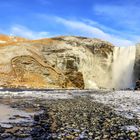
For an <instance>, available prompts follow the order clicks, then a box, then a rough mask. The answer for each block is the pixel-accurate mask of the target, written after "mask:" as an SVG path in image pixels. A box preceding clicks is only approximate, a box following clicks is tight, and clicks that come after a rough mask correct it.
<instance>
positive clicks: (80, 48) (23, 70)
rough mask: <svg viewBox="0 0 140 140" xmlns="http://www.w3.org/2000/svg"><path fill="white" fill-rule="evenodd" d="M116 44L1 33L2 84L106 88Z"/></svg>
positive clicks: (0, 74)
mask: <svg viewBox="0 0 140 140" xmlns="http://www.w3.org/2000/svg"><path fill="white" fill-rule="evenodd" d="M113 50H114V46H113V45H112V44H110V43H108V42H105V41H101V40H99V39H91V38H84V37H73V36H61V37H55V38H50V39H41V40H27V39H22V38H19V37H10V36H4V35H1V36H0V60H1V61H0V86H1V87H13V88H15V87H16V88H17V87H18V88H20V87H24V88H79V89H83V88H106V87H110V85H111V80H112V74H111V71H112V62H113Z"/></svg>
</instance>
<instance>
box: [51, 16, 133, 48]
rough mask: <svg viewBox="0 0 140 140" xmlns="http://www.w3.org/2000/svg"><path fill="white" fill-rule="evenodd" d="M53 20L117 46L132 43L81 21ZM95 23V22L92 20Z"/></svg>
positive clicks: (58, 18) (77, 31) (80, 33)
mask: <svg viewBox="0 0 140 140" xmlns="http://www.w3.org/2000/svg"><path fill="white" fill-rule="evenodd" d="M53 18H54V20H55V22H57V23H60V24H63V25H64V26H65V27H67V28H69V29H70V30H73V32H75V34H76V33H78V35H81V36H83V35H85V36H89V37H94V38H100V39H103V40H107V41H109V42H111V43H113V44H114V45H117V46H130V45H134V42H133V41H130V40H127V39H123V38H121V37H118V36H115V35H114V34H109V33H106V32H104V31H103V30H101V29H100V28H97V27H94V26H92V25H89V24H87V23H85V22H82V21H73V20H67V19H64V18H61V17H53ZM94 23H95V22H94Z"/></svg>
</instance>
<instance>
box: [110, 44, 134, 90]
mask: <svg viewBox="0 0 140 140" xmlns="http://www.w3.org/2000/svg"><path fill="white" fill-rule="evenodd" d="M135 54H136V47H134V46H132V47H115V49H114V61H113V68H112V70H113V71H112V72H113V75H112V87H113V88H116V89H126V88H132V87H133V86H134V82H133V80H134V64H135Z"/></svg>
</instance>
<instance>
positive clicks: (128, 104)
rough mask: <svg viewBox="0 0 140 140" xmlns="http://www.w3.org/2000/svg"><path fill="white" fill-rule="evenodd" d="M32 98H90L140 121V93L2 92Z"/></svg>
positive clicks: (11, 95) (2, 95) (74, 91)
mask: <svg viewBox="0 0 140 140" xmlns="http://www.w3.org/2000/svg"><path fill="white" fill-rule="evenodd" d="M7 96H8V97H9V96H10V97H17V96H20V97H27V98H28V97H32V98H43V99H71V98H74V97H75V96H89V97H91V99H92V100H93V101H96V102H99V103H103V104H104V105H107V106H109V107H112V108H113V109H114V110H115V111H116V113H117V114H120V115H123V116H124V117H126V118H129V119H133V118H135V117H136V118H138V119H140V91H132V90H129V91H112V92H111V91H96V90H82V91H81V90H48V91H47V90H46V91H17V92H12V91H0V97H7Z"/></svg>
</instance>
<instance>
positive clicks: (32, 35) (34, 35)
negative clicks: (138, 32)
mask: <svg viewBox="0 0 140 140" xmlns="http://www.w3.org/2000/svg"><path fill="white" fill-rule="evenodd" d="M8 32H9V34H12V35H15V36H21V37H25V38H29V39H39V38H45V37H49V32H45V31H41V32H37V31H33V30H31V29H29V28H27V27H25V26H22V25H14V26H12V27H11V28H10V29H9V31H8Z"/></svg>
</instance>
